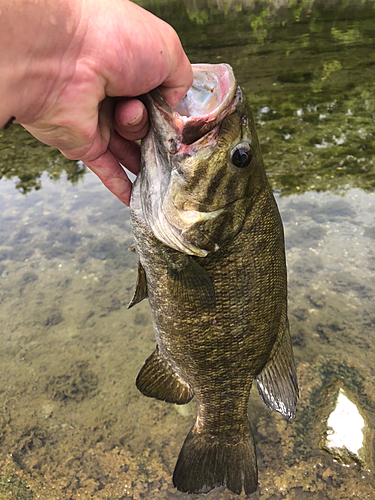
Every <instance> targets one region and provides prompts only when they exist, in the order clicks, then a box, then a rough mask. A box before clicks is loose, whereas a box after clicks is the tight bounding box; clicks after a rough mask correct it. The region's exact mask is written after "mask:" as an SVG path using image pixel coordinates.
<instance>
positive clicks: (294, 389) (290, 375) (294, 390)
mask: <svg viewBox="0 0 375 500" xmlns="http://www.w3.org/2000/svg"><path fill="white" fill-rule="evenodd" d="M257 386H258V391H259V394H260V397H261V398H262V400H263V402H264V404H265V405H266V406H268V408H270V409H271V410H276V411H278V412H280V413H281V414H282V415H283V416H284V417H285V418H286V419H287V420H290V419H291V418H293V417H294V415H295V412H296V404H297V398H298V381H297V374H296V368H295V365H294V359H293V351H292V341H291V338H290V333H289V324H288V323H287V324H286V327H285V330H284V332H283V334H282V335H281V336H280V338H279V339H278V340H277V341H276V343H275V345H274V348H273V351H272V353H271V357H270V360H269V361H268V363H267V364H266V366H265V367H264V368H263V370H262V372H261V373H260V374H259V375H258V377H257Z"/></svg>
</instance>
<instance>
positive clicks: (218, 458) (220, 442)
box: [173, 427, 258, 495]
mask: <svg viewBox="0 0 375 500" xmlns="http://www.w3.org/2000/svg"><path fill="white" fill-rule="evenodd" d="M173 484H174V485H175V487H176V488H177V489H178V490H180V491H184V492H187V493H207V492H208V491H210V490H212V488H215V486H222V485H224V486H226V487H227V488H228V489H229V490H231V491H232V492H233V493H236V494H238V495H239V494H240V493H241V491H242V489H244V491H245V493H246V494H247V495H250V494H251V493H254V491H256V489H257V485H258V470H257V460H256V452H255V445H254V439H253V436H252V434H251V431H250V433H246V434H244V435H240V436H236V437H235V438H228V437H227V436H220V435H219V436H215V435H212V434H198V433H197V432H196V431H195V428H194V427H193V428H192V429H191V431H190V432H189V434H188V435H187V438H186V439H185V442H184V445H183V447H182V449H181V451H180V455H179V457H178V460H177V464H176V467H175V470H174V474H173Z"/></svg>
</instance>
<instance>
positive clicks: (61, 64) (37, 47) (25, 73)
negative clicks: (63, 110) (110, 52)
mask: <svg viewBox="0 0 375 500" xmlns="http://www.w3.org/2000/svg"><path fill="white" fill-rule="evenodd" d="M79 6H80V3H79V2H74V1H71V0H49V1H48V0H39V1H38V2H33V1H30V0H11V1H10V0H0V47H2V50H1V51H0V68H1V73H0V96H1V107H0V126H3V125H4V124H5V123H6V122H7V121H8V120H9V118H10V117H11V116H15V121H17V122H19V123H28V122H32V121H34V120H35V119H37V118H38V116H39V115H40V113H41V112H42V110H43V108H44V107H45V105H46V100H47V99H48V98H49V97H50V95H51V92H52V90H53V86H54V82H55V81H56V80H57V78H59V79H60V80H61V77H63V79H66V80H67V81H68V80H69V78H70V76H71V74H72V72H73V71H74V53H75V52H77V51H79V49H80V47H79V44H77V31H78V30H79V29H80V28H81V27H80V26H78V24H79V20H80V15H79V12H78V13H77V9H79ZM73 37H74V38H75V44H74V48H72V47H70V41H71V40H72V38H73ZM82 38H83V36H82ZM78 41H79V39H78ZM68 50H69V51H72V55H71V57H69V58H68V60H66V58H65V57H64V55H65V54H66V52H67V51H68Z"/></svg>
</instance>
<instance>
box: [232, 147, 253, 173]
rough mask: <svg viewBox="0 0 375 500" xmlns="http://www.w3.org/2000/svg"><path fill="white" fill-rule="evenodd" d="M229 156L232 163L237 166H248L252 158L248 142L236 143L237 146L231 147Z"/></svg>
mask: <svg viewBox="0 0 375 500" xmlns="http://www.w3.org/2000/svg"><path fill="white" fill-rule="evenodd" d="M229 158H230V161H231V163H232V165H234V166H235V167H237V168H245V167H248V166H249V165H250V163H251V160H252V159H253V154H252V151H251V147H250V144H249V143H248V142H241V143H240V144H237V146H236V147H235V148H233V149H232V151H231V153H230V157H229Z"/></svg>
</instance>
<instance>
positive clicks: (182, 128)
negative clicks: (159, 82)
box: [136, 64, 238, 257]
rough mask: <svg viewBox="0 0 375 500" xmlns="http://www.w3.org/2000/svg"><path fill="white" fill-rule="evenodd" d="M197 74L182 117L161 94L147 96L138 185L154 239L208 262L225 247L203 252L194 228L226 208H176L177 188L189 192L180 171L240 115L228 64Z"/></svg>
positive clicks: (181, 110)
mask: <svg viewBox="0 0 375 500" xmlns="http://www.w3.org/2000/svg"><path fill="white" fill-rule="evenodd" d="M193 70H194V83H193V86H192V88H191V89H190V90H189V91H188V93H187V94H186V96H185V97H184V98H183V99H182V101H181V103H180V104H179V105H178V107H177V108H176V111H173V110H172V109H171V108H170V106H169V105H168V104H167V103H166V102H165V101H164V99H163V98H162V96H161V95H160V93H158V92H157V91H153V92H152V93H150V95H148V96H145V103H146V106H147V108H148V110H149V115H150V121H151V128H150V132H149V134H148V135H147V136H146V138H145V139H144V140H143V141H142V158H143V161H142V167H141V172H140V174H139V176H138V179H137V180H136V183H139V184H140V194H141V202H142V210H143V214H144V218H145V220H146V222H147V224H148V226H149V227H150V229H151V231H152V233H153V234H154V236H155V237H156V238H157V239H158V240H159V241H161V242H162V243H164V244H165V245H167V246H169V247H171V248H174V249H175V250H178V251H180V252H183V253H186V254H189V255H194V256H197V257H205V256H206V255H207V254H208V252H209V251H212V249H215V250H217V249H218V248H219V246H218V245H216V244H210V245H209V249H207V248H203V247H202V246H200V245H199V242H198V243H197V244H195V243H193V242H192V241H189V239H188V238H187V235H188V234H189V233H190V232H191V230H192V228H193V227H195V226H197V225H199V226H200V227H201V226H202V224H204V223H205V222H206V221H212V220H213V219H215V218H216V217H218V216H219V215H221V213H222V212H223V210H224V208H221V207H219V208H217V207H216V208H215V209H213V210H210V209H209V207H206V208H205V207H203V208H202V207H200V206H199V203H196V202H195V201H194V200H189V201H188V203H187V204H186V206H185V207H183V208H182V209H181V207H180V206H179V204H176V203H175V199H176V196H175V192H176V185H177V187H178V190H179V192H180V193H183V192H184V185H183V184H184V178H183V176H181V175H180V168H179V165H180V164H181V163H183V162H184V161H188V160H189V157H194V155H196V154H199V152H201V153H202V151H203V154H204V151H207V150H210V149H211V148H212V147H215V145H216V141H217V138H218V131H219V128H220V124H221V123H222V121H223V120H224V118H225V117H226V116H228V115H229V114H231V113H233V112H234V111H235V109H236V106H237V103H238V87H237V83H236V79H235V77H234V74H233V70H232V68H231V67H230V66H229V65H227V64H219V65H211V64H198V65H193ZM179 175H180V179H178V176H179ZM176 181H177V182H176ZM171 186H173V193H172V192H171ZM180 197H181V196H180ZM187 199H188V196H187Z"/></svg>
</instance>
